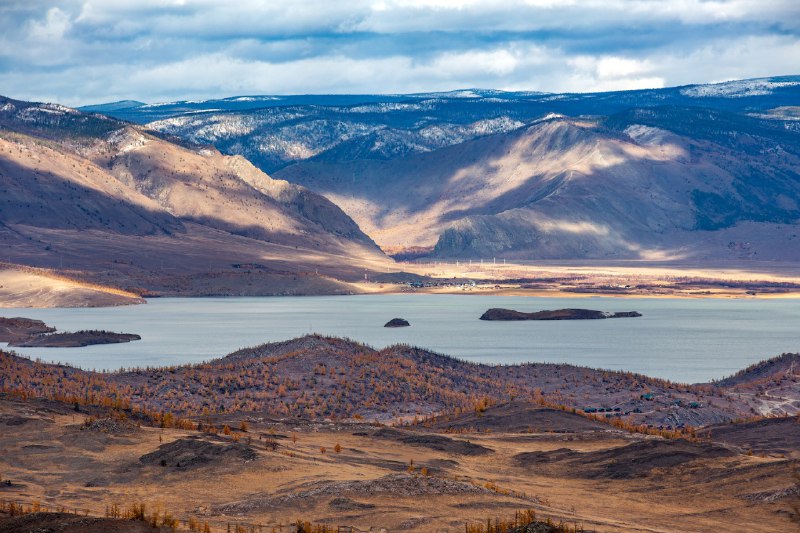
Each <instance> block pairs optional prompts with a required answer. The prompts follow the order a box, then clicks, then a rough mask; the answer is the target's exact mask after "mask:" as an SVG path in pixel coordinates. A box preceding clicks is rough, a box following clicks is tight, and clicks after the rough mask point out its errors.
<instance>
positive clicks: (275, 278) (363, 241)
mask: <svg viewBox="0 0 800 533" xmlns="http://www.w3.org/2000/svg"><path fill="white" fill-rule="evenodd" d="M0 193H1V194H0V215H1V216H0V259H2V260H7V261H8V262H9V263H14V264H24V265H28V266H35V267H45V268H58V269H60V270H61V271H64V272H66V273H74V274H75V275H77V276H79V277H80V278H85V279H86V280H87V281H91V282H95V283H102V284H108V285H113V286H116V287H122V288H130V289H132V290H133V291H134V292H136V293H144V294H148V293H149V294H153V295H159V294H184V293H187V294H194V295H197V294H231V293H233V294H283V293H286V294H307V293H318V292H324V293H336V292H342V293H346V292H349V291H350V289H349V288H348V287H347V286H346V284H343V283H341V282H340V281H337V280H338V279H348V278H357V277H358V276H360V275H362V272H363V268H364V266H365V265H370V264H372V263H376V264H383V263H384V262H386V261H387V260H386V257H385V256H384V255H383V253H382V252H381V251H380V249H379V248H378V247H377V246H376V245H375V243H374V242H373V241H372V240H371V239H370V238H369V237H368V236H367V235H365V234H364V233H363V232H362V231H361V230H360V229H359V227H358V226H357V225H356V224H355V223H354V222H353V221H352V219H350V218H349V217H348V216H347V215H346V214H345V213H343V212H342V211H341V210H340V209H339V208H338V207H337V206H336V205H334V204H333V203H331V202H330V201H329V200H327V199H325V198H324V197H322V196H320V195H318V194H316V193H313V192H312V191H310V190H308V189H306V188H304V187H302V186H299V185H295V184H291V183H288V182H286V181H282V180H276V179H272V178H271V177H269V176H268V175H266V174H265V173H263V172H262V171H260V170H258V169H257V168H255V167H254V166H253V165H252V164H251V163H250V162H248V161H247V160H246V159H244V158H242V157H241V156H226V155H222V154H221V153H220V152H219V151H217V150H216V149H213V148H211V147H202V148H201V147H196V146H190V145H188V144H186V143H183V142H181V141H180V140H178V139H168V138H166V137H165V136H163V135H160V134H158V133H157V132H152V131H148V130H146V129H145V128H142V127H140V126H136V125H133V124H131V123H128V122H123V121H120V120H117V119H113V118H109V117H106V116H103V115H98V114H89V113H83V112H80V111H76V110H74V109H71V108H67V107H64V106H60V105H56V104H34V103H29V102H21V101H17V100H11V99H8V98H0ZM232 269H233V270H237V269H238V270H240V271H247V272H250V273H252V274H253V275H252V276H248V277H246V281H245V280H244V278H243V279H239V277H237V276H232V275H230V273H231V270H232ZM334 278H336V279H334Z"/></svg>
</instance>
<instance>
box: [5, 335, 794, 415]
mask: <svg viewBox="0 0 800 533" xmlns="http://www.w3.org/2000/svg"><path fill="white" fill-rule="evenodd" d="M797 360H798V356H797V355H791V354H786V355H784V356H781V357H780V358H778V359H776V361H784V362H785V364H781V365H776V366H775V371H774V372H771V373H760V374H759V375H758V376H757V378H756V377H754V379H753V380H751V381H749V382H748V383H739V384H736V385H732V386H727V385H725V384H698V385H684V384H678V383H671V382H668V381H664V380H660V379H654V378H650V377H647V376H642V375H637V374H631V373H625V372H612V371H605V370H595V369H590V368H582V367H574V366H570V365H556V364H545V363H533V364H524V365H501V366H489V365H483V364H475V363H469V362H465V361H462V360H459V359H455V358H451V357H448V356H445V355H441V354H436V353H433V352H429V351H426V350H422V349H418V348H412V347H409V346H404V345H398V346H393V347H389V348H386V349H383V350H374V349H372V348H370V347H368V346H364V345H361V344H358V343H355V342H352V341H348V340H343V339H337V338H331V337H321V336H317V335H309V336H305V337H300V338H297V339H293V340H290V341H286V342H280V343H272V344H264V345H262V346H258V347H255V348H248V349H244V350H240V351H237V352H235V353H233V354H231V355H229V356H227V357H224V358H221V359H216V360H212V361H209V362H207V363H203V364H198V365H186V366H178V367H169V368H153V369H130V370H128V371H120V372H112V373H96V372H88V371H84V370H79V369H75V368H71V367H65V366H59V365H51V364H45V363H41V362H35V361H30V360H28V359H24V358H20V357H18V356H15V355H14V354H11V353H3V352H0V370H1V372H0V391H6V392H9V393H19V394H24V395H35V396H42V397H46V398H53V399H58V400H61V401H67V402H79V403H86V404H90V405H91V404H101V405H120V406H125V407H126V408H136V409H138V410H140V411H142V412H147V413H151V414H152V413H163V412H168V413H172V414H173V415H177V416H182V417H192V416H200V415H201V414H203V413H214V412H218V413H232V412H242V413H248V412H253V413H264V414H268V415H270V416H289V417H295V416H300V417H304V418H325V417H335V418H352V417H360V418H366V419H368V420H373V419H375V420H396V419H398V418H408V419H411V418H414V417H419V416H430V415H433V414H436V413H445V414H447V413H449V414H455V413H459V412H462V411H465V410H466V411H472V410H473V409H476V408H485V407H487V406H489V405H492V404H495V403H498V402H506V401H509V400H511V399H514V398H522V399H527V400H530V401H534V402H539V403H542V404H545V405H551V406H558V407H559V408H562V407H563V408H564V409H567V410H569V411H574V412H582V413H586V414H591V416H596V417H599V418H600V419H602V420H606V421H615V420H616V421H619V422H624V424H623V425H627V426H631V425H633V426H638V425H650V426H652V427H658V426H660V427H661V428H664V429H679V428H685V427H689V426H692V427H697V426H705V425H708V424H714V423H721V422H728V421H731V420H735V419H743V418H749V417H752V416H755V415H760V416H764V415H769V416H784V415H794V414H796V413H797V412H798V406H799V405H800V403H798V401H799V400H800V397H798V393H797V384H798V379H800V377H799V376H798V374H797V370H796V369H795V366H796V362H797ZM791 362H794V364H791ZM56 376H58V379H56V378H55V377H56ZM767 388H768V389H769V393H768V394H765V393H763V391H764V390H765V389H767ZM158 416H161V415H158Z"/></svg>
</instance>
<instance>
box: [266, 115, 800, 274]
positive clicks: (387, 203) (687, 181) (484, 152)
mask: <svg viewBox="0 0 800 533" xmlns="http://www.w3.org/2000/svg"><path fill="white" fill-rule="evenodd" d="M640 115H644V116H647V117H649V121H646V122H648V123H649V124H652V125H645V124H641V123H639V122H640V121H639V120H638V119H639V118H640ZM689 118H693V119H695V120H696V121H697V122H699V123H701V124H705V123H708V122H712V123H716V124H717V125H718V129H717V130H711V129H709V132H707V133H706V134H703V133H702V132H700V133H697V134H696V135H695V137H690V136H688V133H690V132H687V131H681V130H680V129H679V128H676V127H675V125H674V124H672V123H671V122H670V120H678V122H679V123H681V124H684V125H685V124H686V121H687V119H689ZM723 118H727V119H730V117H729V116H728V115H727V114H725V113H721V112H709V111H705V110H698V109H694V108H686V109H676V108H671V107H668V108H662V111H661V113H660V114H659V113H657V112H654V111H653V110H652V109H648V110H639V111H638V112H633V111H631V112H628V113H626V114H620V115H617V116H614V117H612V118H611V119H608V120H602V119H570V118H566V117H554V118H549V119H545V120H541V121H537V122H535V123H534V124H533V125H531V126H529V127H527V128H523V129H520V130H517V131H514V132H510V133H505V134H497V135H492V136H488V137H483V138H480V139H475V140H472V141H468V142H466V143H462V144H459V145H456V146H452V147H448V148H443V149H440V150H437V151H435V152H432V153H428V154H422V155H414V156H410V157H405V158H400V159H395V160H391V161H374V160H359V161H352V162H341V163H320V162H314V161H308V162H302V163H297V164H295V165H292V166H290V167H287V168H285V169H283V170H281V171H279V172H278V173H277V175H278V176H279V177H281V178H285V179H287V180H289V181H292V182H296V183H301V184H304V185H306V186H308V187H310V188H312V189H314V190H317V191H319V192H321V193H322V194H325V195H326V196H328V197H329V198H331V199H332V200H333V201H334V202H336V203H337V204H339V205H341V206H342V207H343V209H344V210H345V211H346V212H348V213H349V214H350V215H351V216H352V217H353V218H354V219H355V220H356V221H357V222H358V223H359V224H360V225H361V227H363V228H364V230H365V231H366V232H367V233H368V234H370V235H371V236H372V237H373V238H375V240H376V241H377V242H378V243H379V244H380V245H381V246H383V247H384V249H386V250H389V251H401V250H403V249H408V248H413V247H423V248H429V249H431V248H433V247H435V250H434V252H435V254H436V255H438V256H446V257H470V258H477V257H486V256H491V255H497V256H502V257H509V258H584V257H585V258H604V257H623V258H648V259H665V258H669V257H675V256H678V255H681V256H686V255H691V256H696V254H698V253H707V254H709V253H710V254H711V255H716V256H717V257H725V256H726V255H728V254H729V253H730V250H729V249H727V248H725V247H720V246H716V245H715V246H716V247H717V249H715V250H705V251H704V250H700V249H696V247H694V243H697V242H699V240H701V239H704V238H707V237H708V235H706V234H705V233H704V232H709V231H711V230H725V231H727V233H726V235H728V236H729V237H730V239H733V240H734V241H736V240H738V239H743V240H747V241H749V240H751V237H752V235H750V233H751V232H752V231H754V229H753V228H738V229H737V225H739V224H744V225H746V224H750V225H751V226H752V224H753V223H769V224H779V225H789V227H788V228H784V230H785V231H784V233H785V235H784V236H785V238H786V239H789V238H790V237H791V235H793V234H795V233H796V228H794V226H793V224H794V223H795V222H796V221H797V220H798V219H800V210H799V209H798V205H800V203H798V202H800V177H798V174H797V169H798V168H800V158H798V153H800V150H798V142H797V140H796V139H795V137H796V135H795V134H793V133H790V132H785V130H780V129H777V128H769V127H767V126H765V125H764V124H763V122H764V121H760V120H759V119H754V118H749V117H741V116H738V115H737V116H736V119H737V121H738V122H737V124H736V125H737V127H738V128H740V129H734V130H733V131H732V132H730V131H728V130H725V131H724V132H723V131H722V130H720V128H722V129H725V128H727V127H729V126H730V124H728V123H726V122H725V121H724V120H722V119H723ZM642 122H645V121H642ZM728 122H730V120H729V121H728ZM658 126H661V127H658ZM666 128H673V129H678V130H679V132H680V133H684V134H685V135H679V134H678V133H674V132H672V131H669V130H668V129H666ZM758 128H761V129H760V130H759V129H758ZM748 130H752V131H753V132H756V133H751V134H748V135H743V134H741V132H742V131H748ZM714 132H716V134H713V133H714ZM712 134H713V135H712ZM715 135H716V136H715ZM776 141H780V144H778V145H776ZM740 230H741V231H740ZM737 232H739V233H741V235H737ZM701 233H702V234H703V236H701ZM717 237H718V235H717ZM726 238H728V237H726ZM726 244H728V242H727V241H726ZM734 248H736V247H734ZM768 252H769V250H766V251H765V252H762V253H764V255H767V253H768Z"/></svg>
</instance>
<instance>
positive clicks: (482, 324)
mask: <svg viewBox="0 0 800 533" xmlns="http://www.w3.org/2000/svg"><path fill="white" fill-rule="evenodd" d="M490 307H506V308H510V309H517V310H520V311H536V310H542V309H560V308H566V307H580V308H587V309H598V310H602V311H640V312H641V313H642V314H643V315H644V316H642V317H641V318H620V319H610V320H579V321H549V322H537V321H527V322H486V321H482V320H478V317H480V316H481V314H482V313H483V312H484V311H485V310H486V309H488V308H490ZM0 314H2V315H3V316H9V317H11V316H23V317H28V318H36V319H40V320H44V321H45V322H46V323H47V324H49V325H51V326H55V327H56V328H58V329H59V330H60V331H76V330H80V329H105V330H111V331H116V332H125V333H138V334H140V335H141V336H142V340H141V341H136V342H132V343H129V344H117V345H105V346H89V347H85V348H16V349H15V350H16V351H17V352H18V353H20V354H22V355H25V356H29V357H33V358H36V357H38V358H41V359H43V360H45V361H53V362H62V363H68V364H71V365H75V366H80V367H82V368H86V369H97V370H100V369H106V370H113V369H118V368H121V367H134V366H159V365H174V364H181V363H192V362H200V361H204V360H208V359H212V358H216V357H220V356H223V355H225V354H228V353H230V352H232V351H234V350H236V349H237V348H241V347H245V346H254V345H257V344H261V343H264V342H270V341H279V340H286V339H291V338H293V337H297V336H300V335H304V334H307V333H309V332H315V333H322V334H326V335H335V336H340V337H349V338H351V339H354V340H357V341H360V342H364V343H367V344H369V345H371V346H374V347H378V348H381V347H385V346H389V345H392V344H396V343H407V344H413V345H417V346H421V347H424V348H428V349H431V350H435V351H438V352H441V353H446V354H448V355H453V356H456V357H460V358H463V359H467V360H470V361H480V362H484V363H491V364H501V363H521V362H541V361H544V362H556V363H564V362H565V363H572V364H576V365H584V366H590V367H599V368H608V369H614V370H630V371H633V372H640V373H643V374H647V375H650V376H656V377H662V378H667V379H672V380H676V381H682V382H700V381H707V380H711V379H714V378H721V377H724V376H726V375H729V374H731V373H733V372H735V371H737V370H739V369H741V368H744V367H746V366H748V365H749V364H751V363H754V362H757V361H759V360H761V359H766V358H769V357H773V356H775V355H779V354H781V353H783V352H797V351H800V301H798V300H788V299H787V300H759V299H735V300H734V299H731V300H728V299H725V300H723V299H706V300H702V299H677V298H675V299H669V298H658V299H619V298H604V297H591V298H535V297H520V296H484V295H459V294H456V295H422V294H393V295H365V296H314V297H269V298H258V297H242V298H191V299H188V298H159V299H152V300H149V301H148V303H147V304H146V305H137V306H127V307H114V308H88V309H3V310H0ZM394 317H400V318H405V319H407V320H408V321H409V322H411V327H408V328H396V329H392V328H384V327H383V324H384V323H386V322H387V321H388V320H389V319H391V318H394Z"/></svg>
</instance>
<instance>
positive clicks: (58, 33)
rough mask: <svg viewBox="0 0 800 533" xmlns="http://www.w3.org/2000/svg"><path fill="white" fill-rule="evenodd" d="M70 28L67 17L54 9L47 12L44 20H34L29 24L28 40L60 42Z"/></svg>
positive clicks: (57, 9) (70, 24)
mask: <svg viewBox="0 0 800 533" xmlns="http://www.w3.org/2000/svg"><path fill="white" fill-rule="evenodd" d="M71 26H72V23H71V22H70V20H69V16H68V15H67V14H66V13H64V12H63V11H61V10H60V9H59V8H57V7H54V8H51V9H49V10H48V11H47V14H46V16H45V18H44V20H36V21H32V22H31V23H30V29H29V31H28V38H29V39H31V40H33V41H36V42H41V41H45V42H52V41H60V40H61V38H62V37H64V34H65V33H66V32H67V30H69V28H70V27H71Z"/></svg>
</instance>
